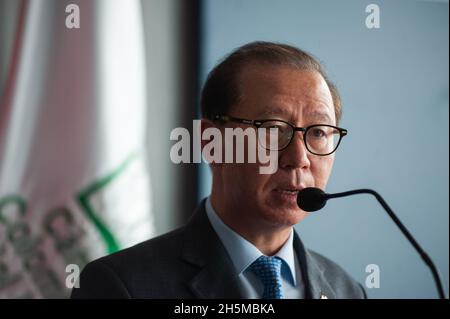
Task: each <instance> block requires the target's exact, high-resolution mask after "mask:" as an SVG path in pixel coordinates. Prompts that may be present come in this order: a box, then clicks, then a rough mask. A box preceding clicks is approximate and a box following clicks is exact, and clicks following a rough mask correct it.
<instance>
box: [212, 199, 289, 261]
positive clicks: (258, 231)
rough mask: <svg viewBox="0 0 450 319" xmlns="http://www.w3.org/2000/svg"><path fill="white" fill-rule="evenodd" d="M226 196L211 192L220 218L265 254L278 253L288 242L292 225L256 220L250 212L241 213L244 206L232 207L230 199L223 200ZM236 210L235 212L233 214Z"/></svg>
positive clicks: (215, 209)
mask: <svg viewBox="0 0 450 319" xmlns="http://www.w3.org/2000/svg"><path fill="white" fill-rule="evenodd" d="M223 198H225V197H224V196H216V195H215V193H214V191H213V192H212V193H211V204H212V206H213V208H214V211H215V212H216V213H217V215H218V216H219V218H220V219H221V220H222V221H223V222H224V223H225V224H226V225H227V226H228V227H230V228H231V229H232V230H233V231H235V232H236V233H238V234H239V235H241V236H242V237H243V238H245V239H246V240H248V241H249V242H251V243H252V244H253V245H254V246H255V247H256V248H258V249H259V250H260V251H261V252H262V253H263V254H264V255H266V256H272V255H274V254H276V253H277V252H278V251H279V250H280V249H281V247H283V245H284V244H285V243H286V241H287V240H288V238H289V235H290V234H291V231H292V226H286V225H283V226H280V225H273V224H270V223H268V222H266V221H264V220H254V219H251V218H250V217H249V215H248V214H239V213H237V214H236V212H239V209H242V207H230V205H229V204H228V203H229V202H228V201H224V200H221V199H223ZM230 212H234V213H235V214H231V213H230Z"/></svg>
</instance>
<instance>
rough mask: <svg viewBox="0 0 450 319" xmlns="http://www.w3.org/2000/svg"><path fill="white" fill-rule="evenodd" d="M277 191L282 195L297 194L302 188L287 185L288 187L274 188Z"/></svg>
mask: <svg viewBox="0 0 450 319" xmlns="http://www.w3.org/2000/svg"><path fill="white" fill-rule="evenodd" d="M274 191H275V192H277V193H280V194H282V195H287V196H297V195H298V192H300V191H301V189H300V188H295V187H287V188H284V187H283V188H275V190H274Z"/></svg>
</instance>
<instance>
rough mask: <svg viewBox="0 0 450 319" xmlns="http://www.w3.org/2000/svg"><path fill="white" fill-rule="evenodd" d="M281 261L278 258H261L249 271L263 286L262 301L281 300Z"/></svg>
mask: <svg viewBox="0 0 450 319" xmlns="http://www.w3.org/2000/svg"><path fill="white" fill-rule="evenodd" d="M281 263H282V261H281V259H280V258H278V257H267V256H261V257H259V258H258V259H256V260H255V261H254V262H253V263H252V264H251V265H250V267H249V269H250V270H251V271H252V272H253V273H254V274H255V275H256V276H257V277H258V278H259V279H260V280H261V281H262V283H263V284H264V292H263V296H262V298H263V299H283V298H284V296H283V291H282V289H281Z"/></svg>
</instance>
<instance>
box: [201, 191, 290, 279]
mask: <svg viewBox="0 0 450 319" xmlns="http://www.w3.org/2000/svg"><path fill="white" fill-rule="evenodd" d="M205 209H206V214H207V215H208V219H209V221H210V222H211V225H212V227H213V228H214V230H215V231H216V233H217V235H218V236H219V238H220V240H221V241H222V243H223V245H224V246H225V249H226V250H227V252H228V255H229V256H230V258H231V261H232V263H233V265H234V267H235V270H236V274H237V275H240V274H242V273H243V272H244V271H245V270H246V269H247V267H249V266H250V265H251V264H252V263H253V262H254V261H255V260H256V259H258V258H259V257H260V256H261V255H263V253H261V251H260V250H259V249H258V248H256V246H254V245H253V244H252V243H251V242H249V241H248V240H246V239H245V238H244V237H242V236H241V235H239V234H238V233H236V232H235V231H234V230H232V229H231V228H230V227H228V226H227V225H226V224H225V223H224V222H223V221H222V219H221V218H220V217H219V216H218V215H217V213H216V211H215V210H214V208H213V207H212V204H211V199H210V197H208V198H207V199H206V203H205ZM293 241H294V230H293V229H291V233H290V235H289V238H288V240H287V241H286V242H285V243H284V245H283V246H282V247H281V249H280V250H279V251H278V252H277V253H276V254H275V255H274V256H277V257H279V258H281V259H282V260H283V261H284V263H283V264H286V265H287V269H285V268H286V267H282V272H281V275H282V276H283V277H285V278H287V279H289V280H291V281H292V283H293V284H294V285H296V278H295V259H294V245H293Z"/></svg>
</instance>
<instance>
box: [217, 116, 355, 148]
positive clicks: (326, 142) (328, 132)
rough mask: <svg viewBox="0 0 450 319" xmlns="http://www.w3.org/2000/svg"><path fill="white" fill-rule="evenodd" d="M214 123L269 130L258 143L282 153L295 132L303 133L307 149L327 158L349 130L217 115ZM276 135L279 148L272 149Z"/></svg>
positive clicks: (320, 125)
mask: <svg viewBox="0 0 450 319" xmlns="http://www.w3.org/2000/svg"><path fill="white" fill-rule="evenodd" d="M214 121H223V122H235V123H241V124H248V125H253V126H254V127H256V128H258V129H259V128H264V129H269V130H268V131H269V134H267V136H266V134H262V135H259V134H258V142H259V143H260V145H261V146H262V147H264V148H265V149H267V150H270V151H281V150H283V149H285V148H286V147H288V146H289V144H290V143H291V141H292V139H293V137H294V133H295V132H303V142H304V144H305V146H306V149H307V150H308V151H309V152H310V153H312V154H314V155H319V156H326V155H330V154H332V153H334V152H335V151H336V149H337V148H338V146H339V144H340V143H341V140H342V137H344V136H345V135H347V130H346V129H343V128H340V127H337V126H333V125H328V124H315V125H310V126H307V127H295V126H294V125H292V124H290V123H288V122H285V121H282V120H272V119H267V120H246V119H240V118H236V117H232V116H228V115H216V116H215V117H214ZM272 132H273V133H276V134H277V136H278V147H277V148H276V149H272V148H271V144H270V143H269V142H268V141H269V136H270V134H272Z"/></svg>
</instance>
